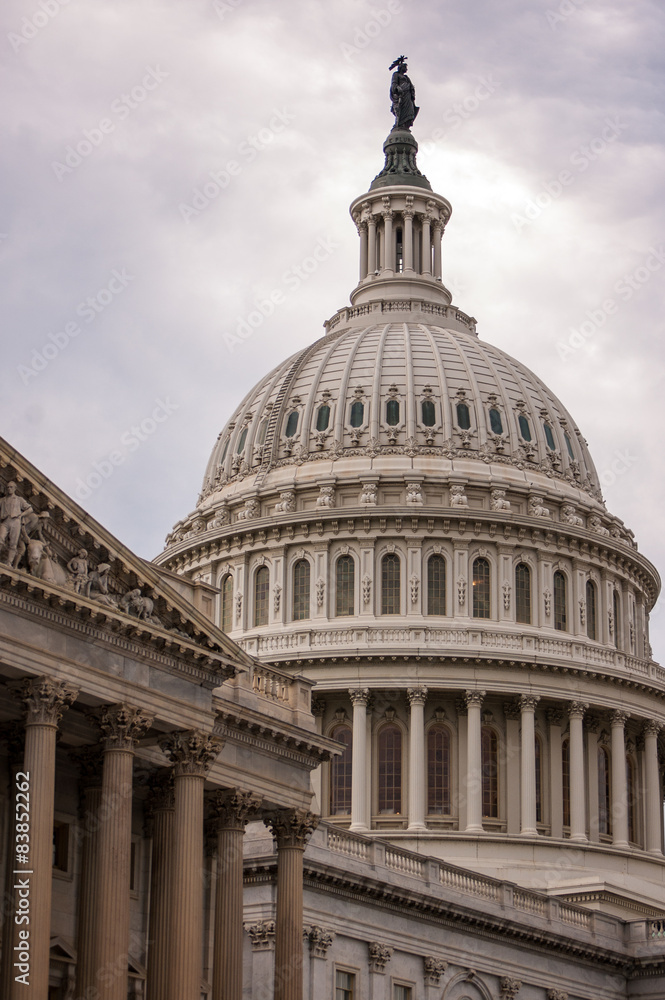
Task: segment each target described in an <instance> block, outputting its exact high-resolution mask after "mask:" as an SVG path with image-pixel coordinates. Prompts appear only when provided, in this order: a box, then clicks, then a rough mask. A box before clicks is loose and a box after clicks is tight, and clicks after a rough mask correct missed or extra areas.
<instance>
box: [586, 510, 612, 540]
mask: <svg viewBox="0 0 665 1000" xmlns="http://www.w3.org/2000/svg"><path fill="white" fill-rule="evenodd" d="M589 527H590V528H591V530H592V531H593V532H594V534H596V535H603V536H609V530H608V529H607V528H606V527H605V525H604V524H603V522H602V521H601V520H600V518H599V517H598V515H597V514H594V515H593V516H592V517H590V518H589Z"/></svg>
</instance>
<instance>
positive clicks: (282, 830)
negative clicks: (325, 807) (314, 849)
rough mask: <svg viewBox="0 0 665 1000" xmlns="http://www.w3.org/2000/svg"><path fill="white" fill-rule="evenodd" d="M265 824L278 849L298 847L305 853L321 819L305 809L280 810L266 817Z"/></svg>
mask: <svg viewBox="0 0 665 1000" xmlns="http://www.w3.org/2000/svg"><path fill="white" fill-rule="evenodd" d="M263 822H264V823H265V824H266V826H267V827H269V828H270V831H271V833H272V835H273V837H274V838H275V841H276V843H277V847H278V848H282V847H297V848H299V849H300V850H302V851H304V850H305V846H306V844H307V841H308V840H309V838H310V837H311V835H312V834H313V833H314V831H315V830H316V828H317V826H318V825H319V817H318V816H315V815H314V813H311V812H307V811H306V810H305V809H280V810H279V811H278V812H274V813H272V814H271V815H270V816H266V817H265V819H264V821H263Z"/></svg>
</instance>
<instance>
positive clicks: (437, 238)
mask: <svg viewBox="0 0 665 1000" xmlns="http://www.w3.org/2000/svg"><path fill="white" fill-rule="evenodd" d="M442 236H443V226H442V224H441V222H440V221H439V220H438V219H435V221H434V277H435V278H440V277H441V237H442Z"/></svg>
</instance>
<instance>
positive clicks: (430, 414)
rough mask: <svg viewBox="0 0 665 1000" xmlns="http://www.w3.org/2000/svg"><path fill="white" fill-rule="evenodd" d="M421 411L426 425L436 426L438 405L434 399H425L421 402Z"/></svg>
mask: <svg viewBox="0 0 665 1000" xmlns="http://www.w3.org/2000/svg"><path fill="white" fill-rule="evenodd" d="M420 412H421V413H422V418H423V424H424V425H425V427H434V424H435V423H436V407H435V405H434V402H433V400H431V399H423V401H422V403H421V404H420Z"/></svg>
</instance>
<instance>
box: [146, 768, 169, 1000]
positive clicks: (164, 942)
mask: <svg viewBox="0 0 665 1000" xmlns="http://www.w3.org/2000/svg"><path fill="white" fill-rule="evenodd" d="M151 784H152V785H153V792H152V796H151V798H150V801H149V804H148V817H149V823H150V825H151V828H152V829H151V832H152V862H151V873H150V924H149V927H148V941H149V944H148V972H147V979H146V998H147V1000H168V963H169V955H170V938H171V920H172V906H171V868H172V865H173V826H174V820H175V796H174V792H173V772H172V771H171V770H170V769H169V770H167V771H162V772H160V773H158V774H157V775H155V778H154V779H153V782H151Z"/></svg>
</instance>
